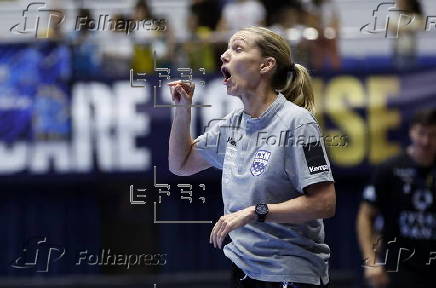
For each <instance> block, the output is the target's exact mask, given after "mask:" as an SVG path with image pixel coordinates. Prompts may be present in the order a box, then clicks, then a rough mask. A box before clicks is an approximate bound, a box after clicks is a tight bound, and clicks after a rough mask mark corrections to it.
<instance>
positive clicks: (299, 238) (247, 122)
mask: <svg viewBox="0 0 436 288" xmlns="http://www.w3.org/2000/svg"><path fill="white" fill-rule="evenodd" d="M195 141H196V144H195V146H194V149H197V150H198V151H199V152H200V154H201V155H202V157H204V159H206V160H207V161H208V162H209V163H210V164H211V165H213V166H215V167H216V168H219V169H222V196H223V201H224V214H228V213H233V212H236V211H238V210H241V209H244V208H246V207H249V206H252V205H256V204H258V203H267V204H273V203H281V202H284V201H287V200H289V199H293V198H297V197H299V196H301V195H303V193H304V191H303V188H304V187H307V186H309V185H311V184H314V183H318V182H323V181H333V177H332V173H331V170H330V163H329V160H328V158H327V155H326V152H325V147H324V143H323V141H322V137H321V133H320V129H319V126H318V124H317V122H316V120H315V118H314V117H313V116H312V114H311V113H310V112H308V111H307V110H306V109H304V108H301V107H298V106H297V105H295V104H293V103H292V102H289V101H287V100H286V99H285V97H284V96H283V95H282V94H279V95H278V97H277V98H276V99H275V100H274V102H273V103H272V104H271V105H270V106H269V107H268V109H267V110H266V111H265V112H264V113H262V115H261V116H260V117H259V118H251V117H250V116H249V115H248V114H246V113H244V112H243V109H238V110H236V111H233V112H231V113H230V114H228V115H227V116H226V117H225V118H223V119H221V120H216V121H211V122H210V125H209V129H208V130H207V132H205V133H204V134H203V135H200V136H199V137H198V138H197V139H195ZM230 237H231V239H232V242H231V243H229V244H227V245H226V246H224V254H225V255H226V256H227V257H228V258H230V260H232V261H233V262H234V263H235V264H236V265H237V266H238V267H239V268H241V269H242V270H243V271H244V272H245V273H246V274H247V275H248V276H249V277H250V278H253V279H257V280H261V281H270V282H283V281H288V282H297V283H298V282H300V283H310V284H320V279H322V282H323V283H324V284H326V283H328V282H329V276H328V259H329V257H330V249H329V247H328V245H326V244H325V243H324V224H323V221H322V219H317V220H313V221H309V222H305V223H303V224H287V223H272V222H265V223H259V222H256V223H251V224H247V225H245V226H243V227H241V228H238V229H235V230H234V231H231V232H230Z"/></svg>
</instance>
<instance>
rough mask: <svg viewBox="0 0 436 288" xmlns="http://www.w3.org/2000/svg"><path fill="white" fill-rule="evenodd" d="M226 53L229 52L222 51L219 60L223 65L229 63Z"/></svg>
mask: <svg viewBox="0 0 436 288" xmlns="http://www.w3.org/2000/svg"><path fill="white" fill-rule="evenodd" d="M228 51H229V50H228V49H227V50H226V51H224V53H223V54H221V57H220V59H221V61H222V62H223V63H226V62H229V55H228V53H227V52H228Z"/></svg>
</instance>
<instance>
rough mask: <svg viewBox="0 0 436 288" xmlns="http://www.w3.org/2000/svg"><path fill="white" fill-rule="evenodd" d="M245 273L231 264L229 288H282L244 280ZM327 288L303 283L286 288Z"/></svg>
mask: <svg viewBox="0 0 436 288" xmlns="http://www.w3.org/2000/svg"><path fill="white" fill-rule="evenodd" d="M244 277H245V273H244V272H243V271H242V270H241V269H239V268H238V266H236V265H235V264H234V263H232V280H231V281H232V283H231V288H283V283H279V282H265V281H259V280H255V279H251V278H249V277H248V276H247V277H245V279H244V280H241V279H243V278H244ZM312 287H313V288H316V287H318V288H321V287H322V288H328V284H327V285H312V284H304V283H288V288H312Z"/></svg>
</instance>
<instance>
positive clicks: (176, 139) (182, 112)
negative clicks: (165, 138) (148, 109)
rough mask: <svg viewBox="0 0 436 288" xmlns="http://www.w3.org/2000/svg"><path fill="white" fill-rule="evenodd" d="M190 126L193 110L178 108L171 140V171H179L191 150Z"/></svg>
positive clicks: (169, 159) (169, 161)
mask: <svg viewBox="0 0 436 288" xmlns="http://www.w3.org/2000/svg"><path fill="white" fill-rule="evenodd" d="M190 126H191V108H190V107H177V108H176V111H175V115H174V120H173V123H172V125H171V132H170V140H169V151H168V163H169V169H170V171H173V172H177V171H179V170H180V169H181V168H182V167H183V163H184V162H185V160H186V158H187V156H188V154H189V152H190V150H191V145H192V138H191V132H190Z"/></svg>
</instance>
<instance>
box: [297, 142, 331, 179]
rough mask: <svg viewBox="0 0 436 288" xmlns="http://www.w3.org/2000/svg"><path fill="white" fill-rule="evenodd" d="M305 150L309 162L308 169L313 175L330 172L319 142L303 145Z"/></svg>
mask: <svg viewBox="0 0 436 288" xmlns="http://www.w3.org/2000/svg"><path fill="white" fill-rule="evenodd" d="M303 150H304V156H305V157H306V161H307V169H308V170H309V173H310V174H311V175H313V174H317V173H321V172H324V171H329V170H330V169H329V165H327V162H326V160H325V157H324V151H323V149H322V146H321V143H320V142H319V141H316V142H312V143H308V144H306V145H303Z"/></svg>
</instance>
